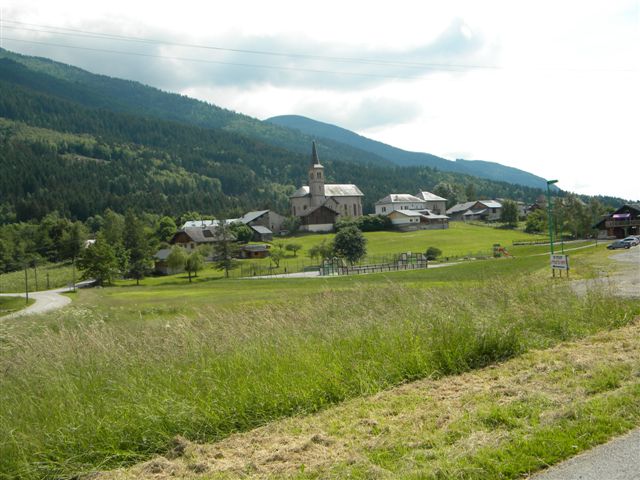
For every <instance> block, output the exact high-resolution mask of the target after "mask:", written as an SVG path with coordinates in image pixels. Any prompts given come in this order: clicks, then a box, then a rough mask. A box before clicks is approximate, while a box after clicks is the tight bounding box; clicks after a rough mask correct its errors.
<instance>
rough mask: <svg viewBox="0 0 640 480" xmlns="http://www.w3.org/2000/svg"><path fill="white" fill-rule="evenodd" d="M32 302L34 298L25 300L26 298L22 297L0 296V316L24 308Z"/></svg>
mask: <svg viewBox="0 0 640 480" xmlns="http://www.w3.org/2000/svg"><path fill="white" fill-rule="evenodd" d="M32 303H33V299H31V298H30V299H29V301H28V302H25V299H24V298H21V297H0V317H4V316H5V315H9V314H10V313H14V312H17V311H18V310H22V309H23V308H25V307H27V306H29V305H31V304H32Z"/></svg>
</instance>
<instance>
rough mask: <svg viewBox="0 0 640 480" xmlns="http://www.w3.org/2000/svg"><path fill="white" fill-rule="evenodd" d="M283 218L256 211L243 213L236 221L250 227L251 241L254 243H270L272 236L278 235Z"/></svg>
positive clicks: (274, 213) (271, 212)
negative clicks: (251, 232) (254, 241)
mask: <svg viewBox="0 0 640 480" xmlns="http://www.w3.org/2000/svg"><path fill="white" fill-rule="evenodd" d="M285 220H286V219H285V217H284V216H282V215H280V214H278V213H276V212H273V211H271V210H258V211H255V212H248V213H245V214H244V215H243V216H242V217H241V218H239V219H238V220H237V221H238V222H240V223H244V224H245V225H247V226H248V227H250V228H251V229H252V230H253V232H254V235H253V239H254V240H256V241H262V242H270V241H271V240H273V234H274V233H275V234H279V233H280V231H281V230H282V224H283V223H284V221H285Z"/></svg>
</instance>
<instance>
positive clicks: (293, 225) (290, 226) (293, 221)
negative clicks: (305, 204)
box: [282, 216, 300, 235]
mask: <svg viewBox="0 0 640 480" xmlns="http://www.w3.org/2000/svg"><path fill="white" fill-rule="evenodd" d="M299 228H300V217H294V216H290V217H287V218H285V220H284V222H282V229H283V230H287V231H288V232H289V235H293V234H294V233H296V232H297V231H298V229H299Z"/></svg>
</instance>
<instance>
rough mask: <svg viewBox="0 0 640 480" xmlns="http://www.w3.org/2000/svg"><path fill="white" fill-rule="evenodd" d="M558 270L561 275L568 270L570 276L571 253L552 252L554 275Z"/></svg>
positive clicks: (552, 270)
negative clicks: (559, 253)
mask: <svg viewBox="0 0 640 480" xmlns="http://www.w3.org/2000/svg"><path fill="white" fill-rule="evenodd" d="M556 270H559V273H560V276H562V271H563V270H564V271H566V272H567V277H568V276H569V255H558V254H555V253H552V254H551V272H552V274H553V276H554V277H555V276H556Z"/></svg>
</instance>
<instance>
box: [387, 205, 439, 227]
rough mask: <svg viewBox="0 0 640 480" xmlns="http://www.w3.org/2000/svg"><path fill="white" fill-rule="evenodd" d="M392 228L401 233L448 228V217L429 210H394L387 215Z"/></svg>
mask: <svg viewBox="0 0 640 480" xmlns="http://www.w3.org/2000/svg"><path fill="white" fill-rule="evenodd" d="M388 217H389V219H390V220H391V224H392V225H393V227H394V228H396V229H398V230H402V231H405V232H407V231H413V230H435V229H445V228H449V217H447V216H446V215H436V214H435V213H432V212H430V211H429V210H421V211H416V210H394V211H392V212H391V213H389V215H388Z"/></svg>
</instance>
